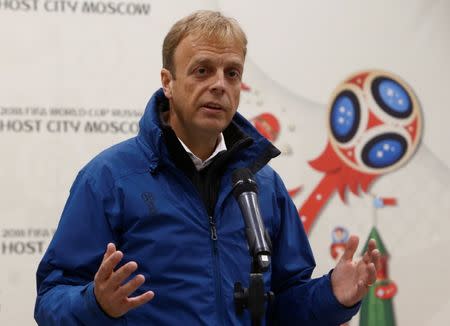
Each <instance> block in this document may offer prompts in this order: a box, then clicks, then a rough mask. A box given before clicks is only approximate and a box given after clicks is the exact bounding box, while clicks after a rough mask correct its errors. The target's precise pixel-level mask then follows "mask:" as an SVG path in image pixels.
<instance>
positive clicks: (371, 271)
mask: <svg viewBox="0 0 450 326" xmlns="http://www.w3.org/2000/svg"><path fill="white" fill-rule="evenodd" d="M367 273H368V276H367V278H368V279H367V285H369V286H370V285H372V284H373V283H375V281H376V280H377V271H376V269H375V264H374V263H370V264H369V265H368V266H367Z"/></svg>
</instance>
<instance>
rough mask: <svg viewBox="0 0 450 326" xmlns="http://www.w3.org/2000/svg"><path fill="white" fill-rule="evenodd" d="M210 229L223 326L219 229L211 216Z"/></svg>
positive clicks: (219, 315) (217, 303)
mask: <svg viewBox="0 0 450 326" xmlns="http://www.w3.org/2000/svg"><path fill="white" fill-rule="evenodd" d="M209 227H210V231H211V245H212V256H213V273H214V285H215V294H216V311H217V325H222V321H223V318H224V317H225V316H223V303H222V287H221V286H220V279H221V277H220V268H219V251H218V248H217V239H218V237H217V228H216V220H215V219H214V217H213V216H209Z"/></svg>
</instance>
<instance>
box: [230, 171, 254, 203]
mask: <svg viewBox="0 0 450 326" xmlns="http://www.w3.org/2000/svg"><path fill="white" fill-rule="evenodd" d="M232 182H233V195H234V197H235V198H238V197H239V196H240V195H241V194H242V193H244V192H255V193H258V185H257V184H256V181H255V180H254V178H253V173H252V172H251V171H250V169H248V168H241V169H237V170H235V171H234V172H233V175H232Z"/></svg>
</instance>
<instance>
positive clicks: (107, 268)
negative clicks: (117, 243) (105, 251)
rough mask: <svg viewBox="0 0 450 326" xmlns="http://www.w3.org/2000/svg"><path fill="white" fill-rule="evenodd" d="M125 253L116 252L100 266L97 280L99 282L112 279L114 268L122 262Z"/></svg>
mask: <svg viewBox="0 0 450 326" xmlns="http://www.w3.org/2000/svg"><path fill="white" fill-rule="evenodd" d="M122 257H123V253H122V252H121V251H115V252H114V253H112V254H111V255H110V256H109V257H108V258H106V260H105V261H104V262H103V263H102V264H101V265H100V267H99V269H98V271H97V274H96V279H97V280H99V281H104V280H107V279H108V278H110V277H111V275H112V273H113V270H114V268H115V267H116V266H117V264H118V263H119V262H120V261H121V260H122Z"/></svg>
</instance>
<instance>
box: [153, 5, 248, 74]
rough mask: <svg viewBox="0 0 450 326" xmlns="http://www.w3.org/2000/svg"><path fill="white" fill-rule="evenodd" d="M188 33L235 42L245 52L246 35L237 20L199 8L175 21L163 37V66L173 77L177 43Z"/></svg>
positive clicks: (214, 39)
mask: <svg viewBox="0 0 450 326" xmlns="http://www.w3.org/2000/svg"><path fill="white" fill-rule="evenodd" d="M188 35H194V36H196V37H198V38H200V39H205V40H211V41H215V42H219V43H222V42H236V43H237V44H238V45H239V46H241V47H242V52H243V54H244V57H245V55H246V53H247V37H246V36H245V33H244V31H243V30H242V28H241V27H240V26H239V24H238V22H237V21H236V20H235V19H233V18H229V17H225V16H223V15H222V14H221V13H220V12H217V11H209V10H200V11H196V12H194V13H192V14H190V15H189V16H187V17H184V18H182V19H180V20H179V21H177V22H176V23H175V24H174V25H173V26H172V28H171V29H170V31H169V33H167V35H166V37H165V38H164V42H163V48H162V57H163V68H165V69H167V70H169V71H170V72H171V73H172V75H173V76H174V77H175V69H174V68H175V67H174V62H173V57H174V53H175V49H176V48H177V46H178V44H180V42H181V41H182V40H183V39H184V38H185V37H187V36H188Z"/></svg>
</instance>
